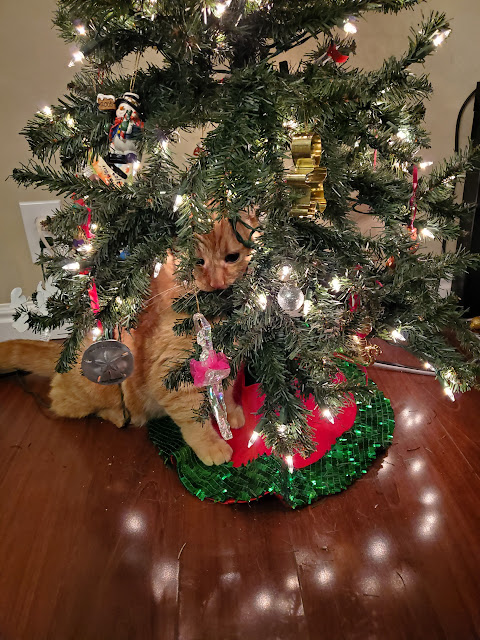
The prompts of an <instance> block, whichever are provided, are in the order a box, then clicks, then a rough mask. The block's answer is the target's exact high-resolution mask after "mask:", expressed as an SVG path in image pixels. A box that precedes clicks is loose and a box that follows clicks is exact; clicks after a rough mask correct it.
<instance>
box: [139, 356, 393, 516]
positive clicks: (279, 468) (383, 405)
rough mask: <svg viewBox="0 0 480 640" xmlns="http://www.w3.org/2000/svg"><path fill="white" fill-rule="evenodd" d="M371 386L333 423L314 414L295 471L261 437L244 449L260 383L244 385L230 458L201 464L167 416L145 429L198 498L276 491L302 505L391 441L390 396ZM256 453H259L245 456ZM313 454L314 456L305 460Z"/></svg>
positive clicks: (334, 488) (336, 485) (342, 484)
mask: <svg viewBox="0 0 480 640" xmlns="http://www.w3.org/2000/svg"><path fill="white" fill-rule="evenodd" d="M341 369H342V371H343V372H344V374H345V375H347V376H348V377H349V378H351V377H357V376H358V375H359V374H360V372H359V371H358V369H357V368H356V367H355V365H350V364H345V363H342V365H341ZM360 375H362V374H360ZM373 386H374V389H373V394H372V396H371V399H370V401H369V403H368V404H367V403H361V402H357V403H355V404H353V403H351V405H350V407H346V408H345V411H344V412H343V413H341V414H340V415H339V416H338V418H336V419H335V424H334V425H331V424H330V423H329V422H328V421H327V420H324V419H322V418H320V417H319V416H318V415H317V417H316V418H314V419H313V423H312V425H311V426H312V427H313V429H314V434H317V437H316V441H317V442H318V443H319V444H318V451H317V452H316V454H314V455H313V456H311V457H310V458H309V459H307V461H304V460H302V461H301V464H302V465H303V464H306V466H302V468H295V469H294V471H293V473H289V471H288V469H287V466H286V464H285V462H284V461H283V460H282V459H280V458H278V457H276V456H274V455H271V453H270V451H269V450H267V449H266V448H265V446H264V444H263V442H262V443H261V444H260V454H259V453H258V452H257V453H255V451H252V450H249V449H247V446H246V443H247V442H248V440H249V439H250V436H251V434H252V432H253V430H254V427H255V424H256V422H257V420H258V417H255V416H253V415H251V412H252V410H253V411H255V410H256V408H258V406H260V404H261V398H259V396H258V385H252V386H251V387H245V389H244V390H243V396H242V403H243V407H244V411H245V415H246V425H245V427H243V428H242V429H239V430H236V431H235V432H234V437H233V439H232V440H230V441H229V444H230V445H231V446H232V448H233V449H234V456H233V461H232V462H229V463H226V464H222V465H219V466H212V467H208V466H206V465H204V464H203V463H202V462H201V461H200V460H199V459H198V458H197V456H196V455H195V453H194V452H193V451H192V449H191V448H190V447H189V446H188V445H187V444H186V443H185V441H184V440H183V438H182V435H181V433H180V430H179V428H178V427H177V425H176V424H175V423H174V422H173V421H172V420H171V419H170V418H168V417H165V418H160V419H156V420H152V421H150V422H149V424H148V434H149V437H150V439H151V440H152V442H153V443H154V444H155V446H156V447H157V448H158V450H159V453H160V455H162V456H163V457H164V458H165V459H166V460H171V461H173V462H174V463H175V465H176V468H177V472H178V476H179V478H180V480H181V482H182V483H183V485H184V486H185V488H186V489H187V490H188V491H189V492H190V493H192V494H194V495H196V496H197V497H198V498H200V500H205V499H206V498H207V499H210V500H213V501H215V502H224V503H231V502H248V501H250V500H256V499H258V498H260V497H262V496H264V495H267V494H275V495H277V496H279V497H281V498H282V499H283V500H284V501H285V502H286V503H287V504H288V505H290V506H291V507H292V508H295V507H302V506H305V505H308V504H311V503H312V502H314V501H315V500H317V499H318V498H319V497H321V496H326V495H329V494H332V493H337V492H339V491H342V490H343V489H346V488H347V487H348V486H349V485H350V484H351V483H352V482H353V481H354V480H355V479H356V478H358V477H359V476H361V475H362V474H363V473H366V472H367V469H368V467H369V466H370V465H371V463H372V462H373V460H374V459H375V458H376V457H377V456H378V455H379V453H381V452H382V451H384V450H385V449H386V448H387V447H388V446H389V445H390V443H391V440H392V437H393V428H394V420H393V410H392V407H391V405H390V401H389V400H388V399H387V398H385V396H384V395H383V393H381V391H379V390H378V389H377V388H376V387H375V385H373ZM352 423H353V424H352ZM199 428H201V426H200V425H199ZM338 433H340V435H339V436H338V437H336V434H338ZM259 440H261V439H259ZM257 442H258V440H257ZM252 449H254V447H252ZM255 455H257V456H258V457H255V458H254V459H252V460H249V461H248V458H249V457H252V456H255ZM319 456H321V457H319ZM315 458H316V459H315ZM296 459H298V460H299V458H296ZM311 459H312V460H314V461H313V462H311V463H309V461H310V460H311ZM242 461H243V462H242ZM295 466H296V467H297V464H296V465H295ZM298 466H300V465H298Z"/></svg>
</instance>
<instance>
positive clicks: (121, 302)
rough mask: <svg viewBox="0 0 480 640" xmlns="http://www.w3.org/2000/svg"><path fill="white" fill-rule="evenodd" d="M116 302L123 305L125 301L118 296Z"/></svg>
mask: <svg viewBox="0 0 480 640" xmlns="http://www.w3.org/2000/svg"><path fill="white" fill-rule="evenodd" d="M115 302H116V303H117V304H123V299H122V298H121V297H120V296H117V297H116V298H115Z"/></svg>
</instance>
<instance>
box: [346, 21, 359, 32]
mask: <svg viewBox="0 0 480 640" xmlns="http://www.w3.org/2000/svg"><path fill="white" fill-rule="evenodd" d="M343 30H344V31H345V33H357V27H356V26H355V24H354V23H353V22H352V19H351V18H350V19H349V20H346V21H345V23H344V25H343Z"/></svg>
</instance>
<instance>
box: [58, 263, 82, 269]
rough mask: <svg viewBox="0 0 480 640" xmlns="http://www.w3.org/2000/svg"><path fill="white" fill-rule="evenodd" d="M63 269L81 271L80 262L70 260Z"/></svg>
mask: <svg viewBox="0 0 480 640" xmlns="http://www.w3.org/2000/svg"><path fill="white" fill-rule="evenodd" d="M62 269H65V271H79V270H80V263H79V262H68V263H67V264H64V265H63V267H62Z"/></svg>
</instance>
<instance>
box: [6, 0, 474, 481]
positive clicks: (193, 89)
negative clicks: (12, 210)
mask: <svg viewBox="0 0 480 640" xmlns="http://www.w3.org/2000/svg"><path fill="white" fill-rule="evenodd" d="M418 2H419V0H378V1H377V2H372V1H371V0H342V1H339V2H335V3H332V2H330V1H329V0H317V1H314V0H306V1H303V2H297V1H291V0H289V1H288V2H286V1H285V0H271V1H267V0H231V1H226V2H218V3H217V2H210V1H208V0H204V1H202V2H200V1H198V0H180V1H179V0H170V1H164V0H149V1H146V0H122V1H121V2H117V3H115V4H113V3H110V2H107V1H103V0H102V1H98V0H97V1H96V2H91V1H88V0H60V2H59V6H58V12H57V15H56V19H55V23H56V25H57V27H59V29H60V31H61V34H62V37H63V38H64V39H65V40H66V41H67V42H75V44H76V46H77V47H78V52H77V53H76V54H74V57H73V60H72V63H73V64H76V63H78V64H82V65H83V67H82V69H81V71H80V72H79V73H77V74H76V75H75V78H74V80H73V81H72V83H71V86H70V93H69V94H68V95H66V96H65V97H64V98H62V99H61V100H60V101H59V103H58V105H53V106H51V107H47V108H46V109H45V110H44V111H43V112H40V113H38V114H37V115H36V116H35V117H34V119H33V120H32V121H30V122H29V123H28V125H27V126H26V127H25V129H24V131H23V133H24V135H25V136H26V138H27V140H28V142H29V145H30V148H31V150H32V153H33V155H34V156H35V157H34V159H33V160H32V161H31V162H30V163H29V164H28V165H27V166H24V167H21V168H19V169H16V170H15V171H14V178H15V180H16V181H17V182H18V183H20V184H25V185H34V186H39V187H45V188H47V189H49V190H50V191H53V192H55V193H57V194H60V195H64V196H67V199H66V201H65V203H64V205H63V206H62V208H61V210H60V211H58V212H57V213H56V215H54V216H53V217H52V218H50V219H49V220H48V222H47V228H48V230H49V232H50V234H51V235H52V236H53V237H54V238H55V245H54V248H53V250H54V255H53V257H52V256H44V257H43V258H42V260H41V262H42V264H43V266H44V269H45V271H46V273H47V274H49V275H51V276H52V277H53V278H54V280H55V285H56V286H57V287H58V291H57V292H56V293H55V294H54V295H53V296H52V297H51V298H50V299H49V301H48V302H47V307H48V312H49V313H48V316H45V315H40V314H36V313H29V323H30V326H31V327H33V328H34V329H35V330H37V331H43V330H44V329H51V328H54V327H58V326H60V325H62V324H64V323H68V324H70V325H71V329H70V336H69V338H68V339H67V340H66V342H65V346H64V349H63V352H62V354H61V357H60V360H59V362H58V367H57V371H59V372H66V371H68V370H69V368H70V367H71V366H72V365H73V363H74V362H75V361H76V360H77V358H78V357H79V356H80V355H81V353H82V350H83V346H82V345H83V343H84V338H85V336H86V335H87V334H88V333H89V332H90V331H92V329H93V330H94V331H95V332H96V334H97V336H96V337H98V338H99V339H103V338H118V339H119V340H121V338H122V335H123V332H124V331H130V330H132V329H134V328H135V326H136V323H137V322H138V317H139V314H140V312H141V310H142V308H143V306H144V305H145V301H146V299H147V298H148V294H149V282H150V279H151V278H152V277H155V275H158V273H159V270H160V268H161V264H162V263H163V262H165V260H166V258H167V252H169V251H172V252H173V253H174V255H175V256H176V258H177V261H178V272H177V277H178V279H179V281H181V282H185V283H186V286H187V288H188V287H191V290H195V286H194V285H195V283H194V274H195V270H197V272H198V270H199V269H201V268H202V265H201V264H198V255H197V254H196V243H197V241H198V236H199V235H200V234H205V233H209V231H210V230H211V228H212V224H213V219H214V218H215V217H216V218H217V219H219V218H220V217H225V218H228V220H229V221H230V223H231V225H232V228H233V229H234V231H235V234H236V236H237V238H238V239H239V240H240V241H241V242H242V244H244V245H245V246H247V247H249V248H253V249H254V251H253V253H252V259H251V261H250V265H249V269H248V272H247V273H246V275H245V276H244V277H243V278H240V279H238V280H237V281H236V282H235V283H234V284H233V285H232V286H231V287H229V288H228V289H227V290H220V291H218V290H217V291H211V292H203V291H195V295H190V294H187V295H185V296H183V297H180V298H179V299H178V300H177V302H175V309H176V310H177V311H178V312H179V313H180V312H183V313H187V314H188V317H187V319H185V320H183V321H182V322H179V323H178V326H177V327H176V331H178V332H179V333H190V334H192V335H193V315H194V313H197V312H200V313H201V314H203V315H204V316H206V317H207V318H217V319H219V320H218V322H216V323H214V324H213V325H212V343H213V345H214V347H215V349H217V350H221V351H223V353H224V354H225V355H226V356H227V357H228V360H229V365H230V368H231V375H232V376H235V375H236V374H237V372H238V371H239V370H240V368H241V367H242V366H244V367H245V368H246V370H247V372H248V374H249V375H250V376H251V377H252V378H253V380H254V381H255V382H256V383H258V384H259V385H260V386H259V389H258V393H259V394H260V395H261V396H262V405H261V418H260V419H259V421H258V423H257V424H256V426H255V428H256V433H259V434H261V437H262V438H263V442H264V445H265V446H266V447H267V448H268V449H269V450H270V449H272V450H273V451H274V453H276V454H277V455H278V456H284V457H285V456H287V457H289V456H293V455H294V454H295V453H300V454H302V455H304V456H308V455H310V454H311V453H312V451H313V450H314V449H315V447H316V444H315V443H314V442H313V441H312V427H311V425H310V424H309V421H308V419H307V418H308V417H309V416H310V410H311V409H312V407H311V406H310V405H308V403H307V402H305V401H304V400H302V399H309V398H311V399H313V406H314V407H316V408H317V409H318V410H319V411H320V412H321V413H322V414H323V417H324V418H326V419H327V422H328V421H329V419H330V418H331V419H332V420H334V419H335V416H336V414H337V413H338V412H339V411H340V410H341V409H343V408H344V407H345V403H347V404H348V402H349V399H350V398H351V396H349V394H351V393H354V395H355V399H356V401H357V403H360V404H361V403H362V402H363V403H365V404H366V405H367V403H368V402H369V398H370V399H371V398H372V397H375V398H376V397H377V396H376V395H375V394H376V393H377V392H376V391H374V390H373V389H372V388H371V387H369V386H368V385H365V383H364V377H363V376H361V377H360V378H359V377H358V376H356V375H352V374H348V373H347V375H344V376H342V377H341V379H339V378H338V371H339V362H341V361H345V360H346V361H348V362H350V363H351V362H354V363H359V364H371V362H372V361H373V360H374V358H375V355H376V351H375V349H376V348H375V347H374V346H372V345H370V344H369V340H370V338H371V337H373V336H378V337H381V338H385V339H387V340H394V341H398V342H401V343H402V344H405V345H406V346H407V347H408V349H410V350H411V351H412V352H413V353H415V354H416V355H418V356H419V357H420V358H422V359H423V360H424V361H426V363H427V365H428V366H429V367H432V368H433V369H434V370H435V371H436V373H437V376H438V378H439V380H440V382H441V384H443V385H444V386H445V389H446V392H447V393H448V394H449V395H450V396H452V397H453V394H454V393H456V392H459V391H465V390H468V389H469V388H471V387H473V386H474V385H475V380H476V377H477V375H478V373H479V371H480V367H479V364H478V358H479V356H480V348H479V343H478V340H477V338H476V337H475V336H474V335H473V334H472V333H471V332H470V331H469V329H468V325H467V324H466V323H465V321H464V320H463V318H462V313H463V312H462V310H461V309H459V308H458V307H457V299H456V298H455V297H454V296H448V297H446V298H442V297H440V295H439V293H438V289H439V282H440V280H441V279H442V278H444V279H451V278H452V277H453V276H455V275H456V274H459V273H462V272H463V271H465V269H467V268H475V267H476V266H477V265H478V259H477V258H476V257H475V256H472V255H468V254H467V253H465V252H462V251H460V252H457V253H442V254H440V255H436V254H434V253H432V252H431V251H429V250H428V242H429V238H431V237H432V235H434V236H435V237H436V238H439V239H446V240H448V239H452V238H455V237H457V236H458V234H459V228H460V227H459V220H461V219H462V217H463V216H465V215H466V214H467V213H468V208H467V207H466V206H464V205H462V204H458V203H457V202H456V199H455V192H454V189H455V183H456V180H457V179H460V178H461V177H462V175H463V174H464V172H465V170H466V169H467V168H468V167H470V166H473V164H474V163H475V162H476V158H475V153H474V150H468V151H466V152H465V153H461V154H458V155H456V156H454V157H453V158H452V159H451V160H448V161H446V162H445V163H443V164H441V165H439V166H438V168H434V169H433V171H432V172H431V174H430V175H429V176H428V177H427V176H420V177H418V171H417V166H419V165H420V163H421V162H422V159H421V157H420V155H419V154H420V151H421V149H422V148H426V147H428V143H429V139H428V134H427V133H426V131H425V130H424V129H423V126H422V121H423V116H424V113H425V108H424V104H423V103H424V100H425V99H426V98H427V97H428V95H429V94H430V92H431V86H430V84H429V81H428V78H427V77H426V76H425V75H423V74H421V75H416V74H415V73H413V72H412V71H411V66H412V65H413V64H415V63H421V62H423V61H424V60H425V58H426V56H428V55H429V54H431V53H433V52H434V51H435V49H436V47H437V46H438V45H439V44H441V42H442V41H443V40H444V39H445V37H446V36H447V35H448V33H449V25H448V23H447V21H446V19H445V16H443V15H441V14H438V13H433V14H431V15H430V16H429V17H428V18H426V19H425V20H424V22H423V23H422V24H421V25H420V26H419V27H417V28H415V29H413V30H412V35H411V37H410V39H409V43H408V48H407V50H406V52H405V54H404V55H403V56H401V57H399V58H393V57H392V58H389V59H388V60H386V61H385V62H384V63H383V65H382V66H381V67H380V68H379V69H378V70H377V71H373V72H364V71H362V70H360V69H357V68H355V67H354V66H353V64H352V60H353V56H352V53H353V52H354V51H355V43H354V41H353V40H352V37H351V34H352V33H353V32H354V31H355V29H356V27H355V19H356V18H357V17H358V16H360V15H361V14H362V13H363V12H366V11H383V12H398V11H400V10H401V9H407V8H409V7H413V6H415V5H416V4H418ZM306 42H309V43H311V50H310V51H309V53H308V54H305V56H304V58H303V60H302V61H301V63H300V64H299V66H298V67H297V68H295V69H291V68H288V65H287V66H285V64H282V65H278V63H277V62H276V61H275V57H276V56H277V55H278V54H279V53H284V52H288V51H291V50H292V49H294V48H295V47H298V46H299V45H301V44H304V43H306ZM149 49H154V50H156V51H157V52H158V54H159V61H158V64H157V65H153V64H150V65H148V66H147V67H146V68H141V66H140V62H141V57H142V55H143V54H144V53H145V52H146V51H147V50H149ZM129 54H134V55H135V69H134V72H133V74H132V75H130V76H123V75H121V74H116V73H114V69H115V65H117V64H118V63H122V62H123V61H124V60H125V58H126V56H128V55H129ZM99 94H101V95H100V96H99ZM116 96H123V99H124V104H125V101H126V103H127V110H128V109H130V107H129V106H128V105H129V104H130V105H131V104H132V100H133V101H134V104H133V107H131V111H130V112H129V114H128V117H126V116H125V117H126V120H125V127H123V118H124V116H122V117H120V116H119V114H118V113H117V120H118V122H117V120H116V121H115V125H114V127H116V129H115V131H112V130H113V128H114V127H112V125H111V121H110V116H109V110H112V108H115V106H117V107H119V106H120V104H121V102H119V100H118V99H115V97H116ZM140 105H141V111H140ZM99 106H100V109H99ZM132 116H134V119H135V121H134V122H131V118H132ZM200 127H201V128H205V127H206V128H208V133H207V134H206V135H205V136H204V138H203V140H202V142H201V145H198V146H197V148H196V149H195V152H194V153H193V154H192V156H191V157H189V158H187V161H186V166H185V167H184V166H183V165H181V163H179V162H178V163H175V162H174V161H173V156H172V155H171V153H170V150H169V147H171V146H173V144H174V143H175V141H176V139H177V131H178V130H192V129H195V128H200ZM108 131H110V139H109V136H108V135H107V132H108ZM122 132H123V134H124V136H123V138H122ZM125 136H126V137H128V144H127V142H126V137H125ZM117 138H118V140H117ZM115 141H116V142H115ZM115 144H116V145H117V146H118V147H119V148H120V147H121V148H122V149H124V150H126V151H128V152H129V153H130V154H133V155H132V157H128V158H127V157H126V156H122V157H117V155H115V153H114V152H115V150H116V149H117V146H115ZM112 145H114V147H115V148H112ZM122 145H123V146H122ZM133 156H135V157H133ZM291 159H293V161H294V167H293V168H292V169H287V170H286V163H287V162H288V161H290V160H291ZM99 164H100V165H101V166H102V167H103V166H105V165H106V166H108V167H110V172H108V171H106V172H105V173H102V172H101V171H100V169H98V166H99ZM96 167H97V168H96ZM125 167H128V174H129V176H128V179H126V172H125V171H123V168H125ZM92 168H93V171H92ZM119 168H120V170H121V171H122V172H123V173H124V174H125V175H124V176H121V175H120V177H119V176H118V169H119ZM112 172H113V173H115V176H114V175H111V174H112ZM100 173H102V176H101V177H102V179H101V180H98V179H95V178H96V177H97V176H98V175H100ZM92 178H93V179H92ZM70 197H71V198H72V200H69V198H70ZM79 198H81V204H80V205H79V204H78V203H79ZM246 211H250V212H252V211H253V212H255V214H257V215H258V220H259V226H258V227H257V226H256V225H250V224H249V222H248V220H249V219H251V218H252V217H251V218H246V217H245V215H243V214H244V212H246ZM352 211H359V212H361V213H362V214H363V215H368V216H372V219H374V218H375V219H376V221H377V222H378V221H380V223H381V227H382V228H381V231H380V232H379V234H378V235H376V236H375V237H366V236H364V235H362V234H361V233H360V232H359V230H358V229H357V228H356V226H355V225H354V224H353V222H352V221H351V218H350V213H351V212H352ZM239 228H242V231H244V232H245V230H246V231H247V233H239ZM419 249H421V250H419ZM227 258H229V256H226V259H227ZM229 259H233V258H229ZM20 312H21V313H25V312H26V310H25V309H23V310H21V311H20ZM447 331H448V332H449V335H448V336H447ZM452 334H453V335H454V338H455V341H456V343H457V345H459V346H460V347H461V348H462V352H460V351H459V350H458V349H457V348H455V347H454V346H452V343H451V336H452ZM466 352H468V354H469V355H468V356H465V355H463V353H466ZM195 354H196V356H197V357H198V356H199V354H200V350H199V347H198V348H197V349H196V350H194V351H193V352H192V354H190V355H188V356H187V357H185V358H182V361H181V362H172V367H171V371H170V373H169V375H168V376H167V377H166V379H165V384H166V385H167V387H168V388H172V389H173V388H178V386H179V385H181V384H182V383H191V381H192V378H191V374H190V365H189V361H190V359H191V358H192V357H194V355H195ZM217 391H218V388H217ZM210 395H211V394H210ZM217 395H218V394H217ZM210 400H211V401H212V398H211V397H210ZM217 400H218V398H217ZM367 406H368V405H367ZM257 410H258V411H260V409H259V408H258V407H257V409H256V411H257ZM210 413H211V405H210V404H209V403H208V402H205V405H204V411H203V413H202V416H201V417H203V419H205V418H207V417H208V415H209V414H210ZM389 419H391V416H390V417H389ZM350 427H351V425H350ZM199 428H201V427H200V424H199ZM387 435H388V436H391V431H388V434H387ZM387 439H388V438H386V437H383V436H382V440H381V446H385V444H386V441H387ZM370 444H371V446H372V447H373V445H374V444H375V443H373V441H372V442H371V443H370ZM377 444H378V442H377ZM372 450H373V449H372ZM347 455H349V454H347ZM372 455H373V454H372ZM289 460H290V458H289ZM265 490H266V489H265Z"/></svg>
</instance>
